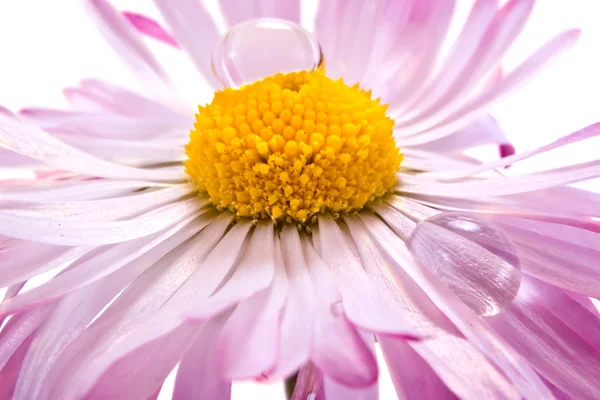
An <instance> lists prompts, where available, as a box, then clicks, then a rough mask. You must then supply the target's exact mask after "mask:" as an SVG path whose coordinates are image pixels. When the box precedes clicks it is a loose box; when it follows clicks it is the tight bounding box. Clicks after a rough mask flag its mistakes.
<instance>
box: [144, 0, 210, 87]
mask: <svg viewBox="0 0 600 400" xmlns="http://www.w3.org/2000/svg"><path fill="white" fill-rule="evenodd" d="M154 4H156V7H157V8H158V9H159V11H160V12H161V14H162V16H163V18H164V19H165V21H166V22H167V24H168V25H169V28H170V29H171V32H172V33H173V36H174V37H175V39H176V40H177V42H178V43H179V45H180V46H181V47H182V48H183V49H184V50H185V51H186V52H187V53H188V54H189V56H190V57H191V58H192V60H193V61H194V63H195V64H196V67H197V68H198V70H200V72H202V75H203V77H204V79H206V81H207V82H208V83H209V84H210V86H212V87H213V88H220V87H221V85H220V84H219V83H218V82H217V80H216V79H215V77H214V76H213V73H212V69H211V55H212V53H213V49H214V47H215V45H216V44H217V41H218V40H219V37H220V35H219V32H218V31H217V27H216V25H215V23H214V21H213V19H212V17H211V16H210V14H209V13H208V12H207V11H206V9H205V8H204V5H203V4H202V2H200V1H197V0H154Z"/></svg>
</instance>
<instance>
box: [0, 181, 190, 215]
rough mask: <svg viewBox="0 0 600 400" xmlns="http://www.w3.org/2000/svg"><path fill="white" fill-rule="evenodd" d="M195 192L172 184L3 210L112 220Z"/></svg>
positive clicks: (187, 187) (159, 205) (24, 213)
mask: <svg viewBox="0 0 600 400" xmlns="http://www.w3.org/2000/svg"><path fill="white" fill-rule="evenodd" d="M196 191H197V189H196V188H195V187H194V185H191V184H184V185H174V186H171V187H169V188H165V189H162V190H153V191H152V190H150V191H145V192H140V193H139V194H133V195H131V196H125V197H114V198H109V199H100V200H89V201H85V200H84V201H71V202H55V203H50V204H49V203H45V204H27V203H26V204H14V205H13V204H11V205H10V208H7V209H6V212H8V213H10V214H13V215H18V216H23V217H32V218H47V219H49V220H61V221H80V222H81V221H115V220H119V219H125V218H131V217H134V216H136V215H139V214H142V213H145V212H148V211H151V210H152V209H153V208H157V207H161V206H164V205H167V204H169V203H173V202H175V201H177V200H181V199H182V198H183V197H184V196H187V195H189V194H193V193H194V192H196ZM3 208H4V207H3Z"/></svg>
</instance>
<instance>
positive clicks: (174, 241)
mask: <svg viewBox="0 0 600 400" xmlns="http://www.w3.org/2000/svg"><path fill="white" fill-rule="evenodd" d="M192 219H194V217H191V218H189V219H185V220H183V221H181V222H180V223H178V224H175V226H174V227H172V228H171V229H167V230H164V231H162V232H160V233H158V234H156V235H152V236H150V237H149V238H143V239H140V240H136V241H132V242H129V243H124V244H121V245H118V246H113V247H111V248H109V249H99V251H96V252H94V253H91V257H89V258H83V259H81V260H80V261H79V262H77V263H75V264H72V265H71V267H72V268H71V269H70V270H65V272H64V273H63V274H60V275H58V276H56V277H55V278H54V279H52V280H51V281H50V282H48V283H46V284H44V285H41V286H37V287H35V288H32V289H30V290H28V291H26V292H23V293H21V294H19V295H18V296H15V297H14V298H12V299H10V300H8V301H6V302H5V303H4V304H2V305H0V315H3V314H10V313H13V312H15V311H17V310H20V309H22V308H29V307H32V306H33V305H35V304H38V303H40V302H47V301H49V300H50V299H53V298H57V297H61V296H63V295H65V294H67V293H70V292H72V291H74V290H76V289H79V288H81V287H83V286H86V285H89V284H91V283H93V282H96V281H97V280H99V279H101V278H103V277H105V276H107V275H109V274H111V273H113V272H114V271H116V270H118V269H120V268H124V267H127V269H128V270H132V271H133V272H134V273H135V274H141V273H142V272H143V271H144V270H146V269H147V268H149V267H150V266H152V265H153V264H154V263H155V262H156V261H157V260H159V259H160V258H161V257H163V256H164V255H165V254H166V253H168V252H169V251H171V250H172V249H173V248H175V247H177V246H178V245H179V244H180V243H182V242H183V241H184V240H186V239H188V238H189V237H190V236H191V235H193V234H195V233H196V232H197V231H198V230H199V229H201V228H202V227H203V226H204V225H205V224H207V223H208V220H207V219H206V218H205V219H200V220H196V221H193V222H192V223H191V224H190V221H191V220H192Z"/></svg>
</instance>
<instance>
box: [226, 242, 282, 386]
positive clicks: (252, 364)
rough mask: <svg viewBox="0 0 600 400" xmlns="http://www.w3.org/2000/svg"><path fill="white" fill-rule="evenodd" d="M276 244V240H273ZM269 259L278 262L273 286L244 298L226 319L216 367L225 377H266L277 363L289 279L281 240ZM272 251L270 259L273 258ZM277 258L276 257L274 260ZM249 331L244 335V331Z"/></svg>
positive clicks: (269, 250)
mask: <svg viewBox="0 0 600 400" xmlns="http://www.w3.org/2000/svg"><path fill="white" fill-rule="evenodd" d="M270 244H271V247H272V242H270ZM275 246H276V247H275V254H273V253H272V248H271V249H266V251H265V253H266V254H264V256H265V258H266V261H267V262H269V263H271V264H275V265H274V266H275V273H274V275H273V281H272V283H271V286H270V288H268V289H265V290H262V291H260V292H258V293H255V294H253V295H252V296H251V297H249V298H247V299H244V300H242V301H241V302H240V303H239V304H238V305H237V307H236V308H235V309H234V310H233V312H232V313H231V316H230V317H229V319H228V320H227V321H226V322H225V325H224V326H223V329H222V330H221V332H220V334H219V337H218V339H217V342H216V349H215V352H216V368H217V370H218V371H219V373H220V375H221V377H222V378H223V379H225V380H228V381H229V380H233V379H249V378H260V377H263V379H264V378H266V377H267V375H268V372H269V371H271V370H272V369H273V368H274V366H275V363H276V362H277V355H278V350H279V323H280V314H281V310H282V308H283V306H284V304H285V300H286V296H287V290H288V281H287V276H286V273H285V269H284V267H283V262H282V260H281V250H280V249H279V241H276V242H275ZM269 252H270V253H271V254H270V258H269ZM273 257H274V260H273ZM242 331H243V332H245V333H244V334H243V335H240V332H242Z"/></svg>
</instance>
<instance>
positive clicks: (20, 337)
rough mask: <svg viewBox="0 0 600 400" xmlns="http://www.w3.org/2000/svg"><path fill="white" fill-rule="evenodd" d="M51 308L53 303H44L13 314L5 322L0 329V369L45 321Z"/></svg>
mask: <svg viewBox="0 0 600 400" xmlns="http://www.w3.org/2000/svg"><path fill="white" fill-rule="evenodd" d="M53 309H54V307H53V305H44V306H41V307H38V308H36V309H34V310H30V311H28V312H26V313H22V314H19V315H15V316H13V317H12V318H11V319H10V320H9V321H8V322H7V323H6V325H5V326H4V327H3V328H2V331H0V370H1V369H3V368H4V367H5V366H6V365H7V363H8V362H9V360H10V358H11V357H12V355H13V354H14V353H15V352H16V351H17V350H18V349H19V347H20V346H21V345H22V344H23V343H24V342H25V341H26V340H27V338H28V337H30V336H31V335H32V334H33V333H34V332H35V331H36V329H38V327H39V326H40V325H42V324H43V323H44V322H45V321H46V319H47V318H48V316H49V315H50V314H51V312H52V310H53ZM19 365H20V364H19Z"/></svg>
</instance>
